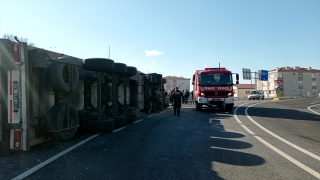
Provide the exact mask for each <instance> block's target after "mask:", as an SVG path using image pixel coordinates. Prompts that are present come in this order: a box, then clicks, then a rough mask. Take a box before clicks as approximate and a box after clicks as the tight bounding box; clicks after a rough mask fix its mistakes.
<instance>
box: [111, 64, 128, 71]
mask: <svg viewBox="0 0 320 180" xmlns="http://www.w3.org/2000/svg"><path fill="white" fill-rule="evenodd" d="M113 72H115V73H126V72H127V65H125V64H123V63H114V71H113Z"/></svg>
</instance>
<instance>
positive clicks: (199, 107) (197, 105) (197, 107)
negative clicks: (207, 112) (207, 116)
mask: <svg viewBox="0 0 320 180" xmlns="http://www.w3.org/2000/svg"><path fill="white" fill-rule="evenodd" d="M196 110H197V111H201V110H202V104H199V103H198V102H196Z"/></svg>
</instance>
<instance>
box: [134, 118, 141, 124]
mask: <svg viewBox="0 0 320 180" xmlns="http://www.w3.org/2000/svg"><path fill="white" fill-rule="evenodd" d="M141 121H143V119H139V120H136V121H135V122H133V123H138V122H141Z"/></svg>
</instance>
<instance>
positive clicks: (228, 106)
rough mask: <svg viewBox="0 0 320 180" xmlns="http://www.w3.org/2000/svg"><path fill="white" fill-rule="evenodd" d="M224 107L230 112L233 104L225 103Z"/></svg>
mask: <svg viewBox="0 0 320 180" xmlns="http://www.w3.org/2000/svg"><path fill="white" fill-rule="evenodd" d="M225 108H226V111H227V112H231V111H232V109H233V105H230V104H226V105H225Z"/></svg>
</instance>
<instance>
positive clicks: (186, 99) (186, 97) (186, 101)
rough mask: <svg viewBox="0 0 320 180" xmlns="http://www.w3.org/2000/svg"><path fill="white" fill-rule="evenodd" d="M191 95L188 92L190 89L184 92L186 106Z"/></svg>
mask: <svg viewBox="0 0 320 180" xmlns="http://www.w3.org/2000/svg"><path fill="white" fill-rule="evenodd" d="M189 95H190V92H189V91H188V89H186V90H185V91H184V94H183V96H184V104H188V99H189Z"/></svg>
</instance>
